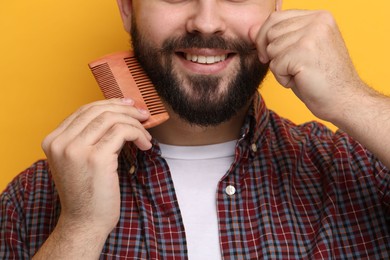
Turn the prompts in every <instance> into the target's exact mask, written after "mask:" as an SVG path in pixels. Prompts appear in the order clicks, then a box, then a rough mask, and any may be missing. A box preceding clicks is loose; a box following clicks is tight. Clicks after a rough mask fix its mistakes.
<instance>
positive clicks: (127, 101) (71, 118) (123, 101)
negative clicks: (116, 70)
mask: <svg viewBox="0 0 390 260" xmlns="http://www.w3.org/2000/svg"><path fill="white" fill-rule="evenodd" d="M109 104H113V105H114V104H117V105H124V106H132V105H134V101H132V100H131V99H120V98H114V99H108V100H99V101H95V102H92V103H89V104H86V105H84V106H82V107H80V108H79V109H78V110H77V111H76V112H74V113H72V114H71V115H70V116H68V117H67V118H66V119H65V120H64V121H62V123H61V124H60V125H59V126H58V127H57V128H56V129H55V130H54V131H52V132H51V133H50V134H49V135H48V136H47V137H46V138H45V139H44V140H43V142H42V147H43V149H44V150H45V149H47V147H48V146H49V144H50V143H51V142H52V141H53V140H54V139H55V138H57V137H58V136H59V135H60V134H61V133H62V132H63V131H64V130H65V129H66V128H67V127H68V126H69V125H70V124H71V123H72V122H73V121H74V120H75V119H76V118H77V117H79V116H80V114H82V113H84V112H85V111H86V110H89V109H90V108H91V107H94V106H103V105H109Z"/></svg>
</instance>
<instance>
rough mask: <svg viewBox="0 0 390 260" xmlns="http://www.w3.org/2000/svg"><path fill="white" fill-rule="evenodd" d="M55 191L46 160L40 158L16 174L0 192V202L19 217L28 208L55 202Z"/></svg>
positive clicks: (24, 213) (24, 215)
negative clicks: (10, 208) (0, 192)
mask: <svg viewBox="0 0 390 260" xmlns="http://www.w3.org/2000/svg"><path fill="white" fill-rule="evenodd" d="M57 197H58V196H57V191H56V189H55V186H54V183H53V181H52V178H51V174H50V170H49V166H48V163H47V161H46V160H40V161H37V162H36V163H34V164H33V165H31V166H30V167H29V168H27V169H26V170H24V171H23V172H21V173H20V174H19V175H17V176H16V177H15V178H14V179H13V180H12V182H10V183H9V184H8V186H7V187H6V189H5V190H4V192H3V193H2V194H1V203H2V204H5V205H8V206H9V207H12V208H14V210H15V212H17V213H18V214H16V215H18V216H19V217H23V218H24V217H26V215H28V214H29V210H30V209H34V208H41V207H42V205H44V204H53V203H54V204H56V203H57Z"/></svg>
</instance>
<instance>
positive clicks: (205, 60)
mask: <svg viewBox="0 0 390 260" xmlns="http://www.w3.org/2000/svg"><path fill="white" fill-rule="evenodd" d="M185 58H186V60H188V61H192V62H196V63H200V64H214V63H218V62H221V61H224V60H226V58H227V54H224V55H218V56H201V55H192V54H189V53H186V54H185Z"/></svg>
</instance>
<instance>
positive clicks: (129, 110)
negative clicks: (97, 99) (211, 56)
mask: <svg viewBox="0 0 390 260" xmlns="http://www.w3.org/2000/svg"><path fill="white" fill-rule="evenodd" d="M106 112H111V113H120V114H126V115H127V116H129V117H132V118H134V119H136V120H138V121H144V120H146V119H148V118H149V114H148V113H146V112H141V111H139V110H138V109H136V108H135V107H133V106H132V105H127V104H123V103H120V104H117V103H113V104H102V105H97V106H90V107H89V108H86V109H83V111H82V112H80V114H79V115H78V116H77V117H75V118H74V119H73V121H72V122H70V124H69V125H68V126H67V127H66V128H65V129H64V130H63V131H62V132H61V133H59V134H58V137H59V136H60V137H61V138H60V139H61V141H59V142H57V143H58V144H59V143H63V144H66V143H68V142H71V141H72V140H73V139H75V138H76V137H77V136H78V135H80V133H81V132H82V131H83V130H84V129H85V128H86V127H87V125H88V124H89V123H90V122H91V121H93V120H94V119H96V118H97V117H99V116H100V115H102V114H104V113H106Z"/></svg>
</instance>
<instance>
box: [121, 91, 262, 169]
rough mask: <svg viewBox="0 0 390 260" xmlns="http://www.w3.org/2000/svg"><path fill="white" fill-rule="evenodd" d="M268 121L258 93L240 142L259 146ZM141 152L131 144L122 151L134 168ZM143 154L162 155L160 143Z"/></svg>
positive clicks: (246, 120)
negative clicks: (245, 141) (243, 141)
mask: <svg viewBox="0 0 390 260" xmlns="http://www.w3.org/2000/svg"><path fill="white" fill-rule="evenodd" d="M268 121H269V110H268V109H267V107H266V105H265V102H264V100H263V98H262V96H261V95H260V93H258V92H256V94H255V95H254V96H253V101H252V105H251V106H250V108H249V111H248V114H247V116H246V119H245V121H244V125H243V127H242V128H241V138H240V140H247V142H249V144H259V143H260V141H261V139H262V137H263V136H264V131H265V129H266V127H267V125H268ZM139 152H140V151H139V150H138V149H137V148H136V146H135V145H134V144H133V143H131V142H128V143H126V144H125V146H124V148H123V150H122V153H123V155H124V157H125V158H126V161H128V162H129V163H130V164H131V165H132V166H133V167H137V160H136V158H137V156H138V153H139ZM142 153H144V154H145V155H147V156H149V157H153V156H158V155H161V151H160V148H159V145H158V142H157V141H156V140H155V139H152V148H151V149H150V150H148V151H145V152H142Z"/></svg>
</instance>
